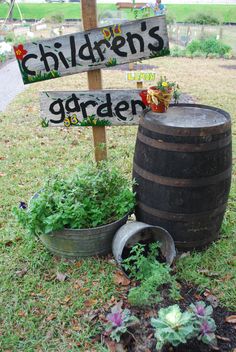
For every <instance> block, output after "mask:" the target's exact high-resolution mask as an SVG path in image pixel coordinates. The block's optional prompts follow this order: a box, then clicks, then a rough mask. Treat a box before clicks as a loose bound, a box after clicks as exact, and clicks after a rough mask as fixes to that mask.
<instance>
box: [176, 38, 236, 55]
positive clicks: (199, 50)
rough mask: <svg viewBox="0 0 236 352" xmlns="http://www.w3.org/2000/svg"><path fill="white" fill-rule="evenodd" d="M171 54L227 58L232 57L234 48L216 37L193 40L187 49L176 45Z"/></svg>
mask: <svg viewBox="0 0 236 352" xmlns="http://www.w3.org/2000/svg"><path fill="white" fill-rule="evenodd" d="M171 56H176V57H208V58H213V57H216V58H220V57H224V58H226V59H228V58H231V57H232V49H231V47H230V46H229V45H227V44H224V43H223V42H221V41H220V40H217V39H215V38H207V39H202V40H193V41H192V42H191V43H189V44H188V45H187V47H186V48H185V49H181V48H180V47H177V46H175V47H174V48H173V49H172V50H171Z"/></svg>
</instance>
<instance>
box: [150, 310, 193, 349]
mask: <svg viewBox="0 0 236 352" xmlns="http://www.w3.org/2000/svg"><path fill="white" fill-rule="evenodd" d="M151 324H152V326H153V327H154V328H155V329H156V331H155V337H156V338H157V345H156V348H157V350H160V349H161V348H162V347H163V346H164V345H165V344H166V343H170V344H171V345H173V346H178V345H179V344H180V343H186V342H187V340H188V339H190V338H192V337H194V336H195V334H196V332H197V328H196V326H195V324H194V315H193V313H190V312H187V311H186V312H184V313H182V312H181V311H180V308H179V306H178V305H177V304H175V305H173V306H170V307H167V308H161V309H160V310H159V313H158V319H155V318H152V319H151Z"/></svg>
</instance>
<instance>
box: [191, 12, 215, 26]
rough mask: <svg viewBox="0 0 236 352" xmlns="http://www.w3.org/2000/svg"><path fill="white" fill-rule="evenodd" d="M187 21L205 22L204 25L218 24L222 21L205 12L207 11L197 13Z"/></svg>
mask: <svg viewBox="0 0 236 352" xmlns="http://www.w3.org/2000/svg"><path fill="white" fill-rule="evenodd" d="M186 22H190V23H194V24H202V25H203V24H204V25H218V24H220V21H219V20H218V18H216V17H214V16H212V15H209V14H205V13H197V14H196V15H195V16H192V17H189V18H188V19H187V20H186Z"/></svg>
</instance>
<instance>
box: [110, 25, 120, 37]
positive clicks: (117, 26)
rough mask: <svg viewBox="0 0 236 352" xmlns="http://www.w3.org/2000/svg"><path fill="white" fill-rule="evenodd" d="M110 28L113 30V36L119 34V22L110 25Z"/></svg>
mask: <svg viewBox="0 0 236 352" xmlns="http://www.w3.org/2000/svg"><path fill="white" fill-rule="evenodd" d="M112 30H113V34H114V36H116V35H120V34H121V28H120V24H115V25H114V26H113V27H112Z"/></svg>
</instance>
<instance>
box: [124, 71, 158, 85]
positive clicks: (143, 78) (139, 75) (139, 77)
mask: <svg viewBox="0 0 236 352" xmlns="http://www.w3.org/2000/svg"><path fill="white" fill-rule="evenodd" d="M156 79H157V78H156V73H155V72H140V71H127V72H126V80H127V81H133V82H150V81H155V80H156Z"/></svg>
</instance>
